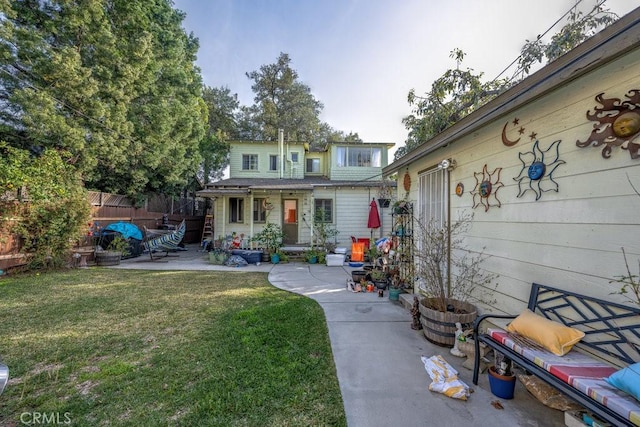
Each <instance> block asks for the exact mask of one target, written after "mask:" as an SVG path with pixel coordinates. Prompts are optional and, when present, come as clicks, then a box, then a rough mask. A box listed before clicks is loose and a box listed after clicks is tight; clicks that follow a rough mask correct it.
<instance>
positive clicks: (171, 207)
mask: <svg viewBox="0 0 640 427" xmlns="http://www.w3.org/2000/svg"><path fill="white" fill-rule="evenodd" d="M88 197H89V201H90V203H91V217H92V221H93V222H94V223H95V222H98V223H99V224H100V226H101V227H105V226H107V225H109V224H111V223H113V222H118V221H124V222H130V223H132V224H135V225H136V226H137V227H138V228H140V229H141V230H142V229H143V227H147V228H150V229H157V228H161V227H162V226H163V222H164V223H165V224H171V225H177V224H179V223H180V222H181V221H182V220H183V219H184V220H185V223H186V226H187V229H186V232H185V236H184V240H183V241H184V243H200V239H201V237H202V228H203V227H204V217H205V212H206V209H207V205H206V203H207V201H206V200H205V199H200V198H194V197H191V198H188V197H182V198H171V197H166V196H162V195H158V196H154V197H150V198H149V199H147V201H146V202H145V204H144V206H143V207H135V206H134V204H133V203H132V201H131V200H129V199H128V198H127V197H126V196H122V195H118V194H110V193H102V192H96V191H90V192H89V196H88ZM87 231H88V230H87ZM21 247H22V242H21V241H20V239H19V238H18V237H17V236H16V235H15V234H12V233H10V232H8V231H7V230H4V231H2V230H0V269H6V268H10V267H12V266H15V265H19V264H21V262H22V261H21V260H22V257H23V256H22V254H20V253H19V252H20V249H21Z"/></svg>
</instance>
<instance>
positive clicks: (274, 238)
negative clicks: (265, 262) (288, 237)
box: [251, 222, 284, 264]
mask: <svg viewBox="0 0 640 427" xmlns="http://www.w3.org/2000/svg"><path fill="white" fill-rule="evenodd" d="M283 240H284V233H283V232H282V227H280V226H279V225H278V224H275V223H273V222H270V223H268V224H267V225H265V226H264V228H263V229H262V230H260V231H259V232H258V233H256V234H255V235H254V236H253V237H252V238H251V241H253V242H256V243H257V244H258V245H259V246H260V247H261V248H262V249H263V250H264V251H265V252H266V253H268V254H269V256H270V257H271V262H273V263H274V264H277V263H278V262H280V255H279V253H278V250H279V249H280V248H281V247H282V245H283V243H282V242H283Z"/></svg>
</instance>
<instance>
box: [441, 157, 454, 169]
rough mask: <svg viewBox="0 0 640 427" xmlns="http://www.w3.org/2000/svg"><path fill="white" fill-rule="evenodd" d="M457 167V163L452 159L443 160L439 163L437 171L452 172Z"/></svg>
mask: <svg viewBox="0 0 640 427" xmlns="http://www.w3.org/2000/svg"><path fill="white" fill-rule="evenodd" d="M456 166H457V163H456V161H455V160H453V159H444V160H442V161H441V162H440V163H438V169H442V170H446V171H451V170H454V169H455V168H456Z"/></svg>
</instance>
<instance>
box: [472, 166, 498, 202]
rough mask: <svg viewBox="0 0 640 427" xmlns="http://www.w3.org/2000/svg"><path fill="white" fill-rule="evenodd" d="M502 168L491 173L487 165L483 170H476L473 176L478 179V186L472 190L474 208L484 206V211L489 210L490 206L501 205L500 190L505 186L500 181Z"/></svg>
mask: <svg viewBox="0 0 640 427" xmlns="http://www.w3.org/2000/svg"><path fill="white" fill-rule="evenodd" d="M501 172H502V168H496V169H494V171H493V172H491V173H489V171H488V170H487V165H486V164H485V165H484V167H483V168H482V172H474V173H473V176H474V178H475V179H476V186H475V188H474V189H473V190H472V191H471V195H472V196H473V209H475V208H477V207H478V206H480V205H482V206H484V211H485V212H487V211H488V210H489V208H490V207H492V206H494V207H498V208H499V207H500V206H501V205H502V203H500V200H498V190H500V189H501V188H502V187H504V184H503V183H502V182H500V173H501Z"/></svg>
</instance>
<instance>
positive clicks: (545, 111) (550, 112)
mask: <svg viewBox="0 0 640 427" xmlns="http://www.w3.org/2000/svg"><path fill="white" fill-rule="evenodd" d="M396 173H397V174H398V191H399V192H400V193H402V194H404V191H405V190H406V191H407V197H408V199H409V200H411V201H412V202H413V203H414V212H415V213H414V215H415V217H416V218H417V220H418V221H421V223H423V224H424V223H426V222H427V221H429V220H431V219H433V218H435V219H436V220H437V221H439V222H440V223H444V222H447V221H455V220H456V218H459V217H460V215H461V214H464V213H467V214H473V219H472V223H471V228H470V230H469V231H468V232H467V233H466V234H465V235H464V237H463V238H464V242H465V244H466V246H467V248H468V249H469V250H470V251H472V252H476V253H477V252H480V251H482V249H483V248H484V251H485V254H486V255H488V256H489V258H488V259H487V260H486V262H485V263H484V264H483V266H484V268H485V269H486V270H487V271H489V272H491V273H497V274H498V275H499V278H498V280H497V282H498V283H497V288H496V289H495V290H493V289H483V290H482V291H481V294H480V295H476V296H480V297H482V296H486V295H489V294H490V292H492V297H491V299H492V300H495V301H496V302H495V304H494V305H493V306H492V308H491V310H492V311H494V312H496V311H502V312H505V313H510V314H513V313H517V312H519V311H520V310H521V309H523V308H524V307H525V306H526V301H527V300H528V297H529V291H530V285H531V283H532V282H538V283H543V284H548V285H555V286H556V287H561V288H563V289H566V290H570V291H571V290H573V291H576V292H579V293H583V294H589V295H591V296H595V297H599V298H603V299H609V300H616V301H619V302H620V301H626V298H624V297H623V296H621V295H619V294H616V292H617V291H619V290H620V284H619V283H611V280H612V279H615V278H616V277H617V276H623V275H627V269H626V266H625V260H624V257H623V252H622V248H624V250H625V252H626V256H627V259H628V262H629V267H630V268H631V270H632V271H631V273H632V274H634V273H635V275H638V274H640V273H639V272H638V271H637V270H635V272H634V269H636V268H638V258H640V239H639V236H640V218H639V216H638V212H639V211H640V194H639V193H638V191H640V8H638V9H635V10H634V11H632V12H631V13H629V14H628V15H627V16H624V17H622V18H621V19H619V20H618V21H617V22H616V23H614V24H612V25H611V26H609V27H608V28H606V29H604V30H603V31H601V32H600V33H599V34H597V35H595V36H594V37H592V38H590V39H589V40H587V41H585V42H584V43H583V44H581V45H580V46H578V47H576V48H575V49H573V50H572V51H571V52H569V53H567V54H566V55H564V56H562V57H560V58H559V59H557V60H556V61H554V62H553V63H550V64H548V65H547V66H545V67H544V68H542V69H540V70H539V71H538V72H536V73H535V74H532V75H531V76H529V77H528V78H526V79H525V80H523V81H521V82H520V83H519V84H517V85H515V86H514V87H512V88H511V89H509V90H508V91H507V92H505V93H503V94H501V95H500V96H498V97H497V98H495V99H493V100H492V101H490V102H489V103H487V104H486V105H484V106H483V107H481V108H479V109H478V110H476V111H474V112H473V113H471V114H469V115H468V116H467V117H465V118H464V119H462V120H460V121H459V122H458V123H456V124H455V125H453V126H451V127H450V128H448V129H446V130H445V131H443V132H442V133H440V134H438V135H437V136H435V137H434V138H432V139H431V140H429V141H426V142H425V143H424V144H423V145H421V146H419V147H417V148H416V149H414V150H413V151H411V152H409V153H407V154H406V155H405V156H404V157H402V158H401V159H399V160H397V161H395V162H393V163H392V164H390V165H389V166H387V167H385V168H384V169H383V175H384V176H390V175H392V174H396ZM401 183H402V184H405V185H406V186H405V188H404V189H403V188H402V186H403V185H402V184H401ZM634 187H635V188H634ZM451 274H455V271H452V272H451ZM636 281H637V279H636ZM419 286H420V285H419V284H415V291H419ZM480 308H481V309H487V307H486V306H484V307H483V306H482V305H481V307H480Z"/></svg>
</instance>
